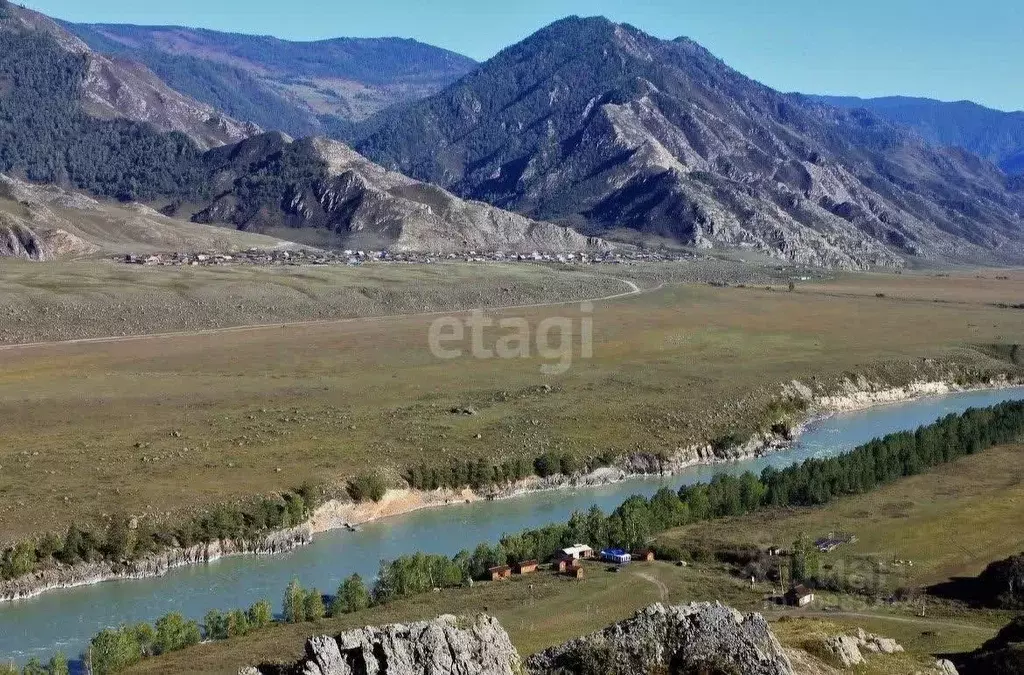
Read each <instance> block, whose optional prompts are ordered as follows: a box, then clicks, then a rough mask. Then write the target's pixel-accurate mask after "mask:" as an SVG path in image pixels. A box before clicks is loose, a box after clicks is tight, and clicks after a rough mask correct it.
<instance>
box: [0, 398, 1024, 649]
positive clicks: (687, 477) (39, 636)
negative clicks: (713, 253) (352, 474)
mask: <svg viewBox="0 0 1024 675" xmlns="http://www.w3.org/2000/svg"><path fill="white" fill-rule="evenodd" d="M1014 399H1024V387H1021V388H1014V389H1003V390H993V391H981V392H970V393H960V394H950V395H947V396H941V397H935V398H928V399H921V400H917V401H912V402H907V403H900V404H894V405H886V406H880V407H876V408H871V409H868V410H864V411H859V412H854V413H844V414H841V415H836V416H833V417H830V418H827V419H824V420H821V421H818V422H815V423H813V424H811V425H810V426H809V427H808V428H807V430H806V431H805V433H804V434H803V436H802V437H801V438H800V440H799V442H797V443H796V444H795V445H794V446H793V447H792V448H790V449H787V450H785V451H783V452H778V453H775V454H772V455H769V456H766V457H761V458H758V459H752V460H747V461H743V462H736V463H733V464H726V465H718V466H710V467H694V468H692V469H690V470H688V471H686V472H685V473H682V474H679V475H676V476H672V477H668V478H643V479H634V480H629V481H625V482H622V483H616V484H614V485H607V486H601V487H594V488H585V489H580V490H572V491H570V490H554V491H549V492H541V493H533V494H528V495H524V496H521V497H517V498H515V499H509V500H502V501H495V502H486V501H484V502H476V503H473V504H457V505H454V506H449V507H444V508H437V509H428V510H423V511H417V512H414V513H410V514H407V515H403V516H398V517H395V518H390V519H387V520H383V521H378V522H375V523H370V524H367V525H365V526H364V527H363V528H362V529H361V530H360V531H359V532H344V531H336V532H331V533H327V534H323V535H320V536H319V537H317V538H316V540H315V541H314V542H313V544H311V545H310V546H307V547H304V548H302V549H299V550H297V551H294V552H292V553H287V554H282V555H276V556H265V557H262V556H261V557H249V556H242V557H234V558H226V559H224V560H220V561H217V562H215V563H212V564H210V565H204V566H196V567H188V568H181V569H178V570H174V571H172V572H170V573H168V574H167V575H165V576H163V577H159V578H154V579H144V580H136V581H110V582H105V583H101V584H95V585H93V586H85V587H80V588H75V589H69V590H60V591H53V592H50V593H46V594H43V595H41V596H39V597H36V598H32V599H29V600H21V601H16V602H11V603H4V604H0V660H2V661H5V662H6V661H8V660H13V661H15V662H17V663H24V662H25V661H26V660H28V659H29V658H31V657H32V656H38V657H40V658H41V659H43V660H45V659H47V658H49V656H50V655H51V654H52V653H53V652H55V651H56V650H58V649H60V650H63V651H64V652H65V653H66V654H67V655H68V656H69V657H72V658H75V657H77V656H78V655H79V654H80V653H81V652H82V650H83V649H84V647H85V646H86V645H87V644H88V641H89V639H90V638H91V637H92V636H93V635H95V634H96V633H97V632H98V631H100V630H101V629H103V628H104V627H107V626H116V625H118V624H120V623H125V622H136V621H153V620H155V619H156V618H158V617H160V616H161V615H163V614H166V613H167V612H171V611H179V612H182V613H183V614H185V615H186V616H188V617H190V618H196V619H200V620H201V619H202V617H203V615H204V614H205V613H206V612H207V610H209V609H212V608H219V609H231V608H237V607H245V606H248V605H249V604H251V603H253V602H255V601H257V600H260V599H268V600H270V601H271V602H272V603H273V604H274V605H275V606H276V607H278V608H279V606H280V603H281V597H282V595H283V592H284V588H285V586H286V585H287V584H288V582H289V581H290V580H291V579H292V578H298V579H299V580H300V581H301V582H302V584H303V585H304V586H306V587H307V588H308V587H313V586H315V587H316V588H319V589H320V590H321V591H323V592H325V593H333V592H334V589H335V588H336V587H337V585H338V583H339V582H340V581H341V579H343V578H344V577H346V576H348V575H349V574H351V573H353V572H358V573H359V574H361V575H363V577H364V578H366V579H367V580H370V579H372V578H373V577H374V575H375V574H376V571H377V568H378V566H379V563H380V561H381V560H383V559H391V558H395V557H397V556H400V555H403V554H407V553H413V552H416V551H422V552H424V553H442V554H448V555H451V554H453V553H455V552H457V551H459V550H461V549H463V548H473V547H475V546H476V545H477V544H478V543H480V542H482V541H490V542H495V541H497V540H498V539H499V538H500V537H501V535H502V534H504V533H509V532H517V531H519V530H523V529H527V528H533V527H539V526H543V525H547V524H550V523H554V522H560V521H564V520H566V519H567V518H568V517H569V515H571V514H572V512H573V511H576V510H586V509H588V508H590V507H591V506H592V505H594V504H597V505H598V506H600V507H601V508H602V509H604V510H605V511H606V512H607V511H610V510H611V509H614V508H615V507H616V506H618V505H619V504H620V503H621V502H623V501H624V500H625V499H626V498H627V497H629V496H630V495H633V494H643V495H652V494H654V493H655V492H656V491H657V490H658V489H659V488H661V487H662V486H666V485H667V486H669V487H672V488H678V487H680V486H682V485H684V484H693V483H695V482H699V481H707V480H710V479H711V477H712V476H714V474H715V473H719V472H730V473H737V474H739V473H742V472H744V471H748V470H749V471H753V472H755V473H758V474H759V473H760V472H761V470H762V469H764V468H765V467H766V466H775V467H779V468H781V467H785V466H788V465H790V464H793V463H795V462H800V461H802V460H804V459H807V458H809V457H827V456H830V455H835V454H839V453H842V452H846V451H848V450H850V449H852V448H853V447H856V446H857V445H860V444H862V443H865V442H867V441H869V440H871V439H872V438H875V437H877V436H882V435H885V434H888V433H892V432H894V431H901V430H905V429H915V428H917V427H918V426H921V425H923V424H930V423H931V422H934V421H935V420H937V419H939V418H940V417H942V416H944V415H947V414H949V413H954V412H962V411H964V410H966V409H967V408H970V407H985V406H991V405H994V404H996V403H999V402H1001V401H1006V400H1014Z"/></svg>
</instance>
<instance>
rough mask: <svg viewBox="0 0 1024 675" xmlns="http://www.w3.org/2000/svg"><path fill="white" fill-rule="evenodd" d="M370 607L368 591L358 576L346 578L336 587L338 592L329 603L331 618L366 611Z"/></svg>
mask: <svg viewBox="0 0 1024 675" xmlns="http://www.w3.org/2000/svg"><path fill="white" fill-rule="evenodd" d="M369 606H370V591H369V590H368V589H367V588H366V584H364V583H363V578H362V577H360V576H359V575H358V574H353V575H352V576H350V577H348V578H347V579H345V581H343V582H342V583H341V585H340V586H338V592H337V594H336V595H335V596H334V600H333V601H332V602H331V616H334V617H336V616H341V615H342V614H350V613H352V612H358V611H360V610H363V609H366V608H367V607H369Z"/></svg>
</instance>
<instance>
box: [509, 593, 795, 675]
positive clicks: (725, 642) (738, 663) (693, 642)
mask: <svg viewBox="0 0 1024 675" xmlns="http://www.w3.org/2000/svg"><path fill="white" fill-rule="evenodd" d="M526 666H527V670H528V671H529V672H530V673H532V674H533V675H569V674H570V673H571V674H574V675H575V674H577V673H578V674H581V675H582V674H584V673H602V674H603V675H633V674H634V673H657V672H663V673H691V672H707V673H734V672H735V673H744V675H789V674H791V673H793V667H792V665H791V664H790V661H789V658H788V657H787V656H786V653H785V652H784V651H783V648H782V645H780V644H779V641H778V640H777V639H776V638H775V635H774V634H772V632H771V629H770V628H769V627H768V622H767V621H766V620H765V619H764V617H762V616H761V615H759V614H749V615H746V616H744V615H742V614H740V613H739V612H737V611H736V610H734V609H732V608H729V607H726V606H724V605H721V604H717V603H715V604H712V603H694V604H692V605H684V606H680V607H665V606H663V605H660V604H657V605H652V606H650V607H648V608H646V609H644V610H641V611H640V612H638V613H637V614H636V615H635V616H633V617H632V618H631V619H627V620H626V621H623V622H621V623H618V624H615V625H613V626H610V627H609V628H606V629H605V630H603V631H601V632H600V633H595V634H594V635H590V636H588V637H583V638H579V639H577V640H573V641H571V642H568V643H566V644H564V645H562V646H561V647H554V648H552V649H548V650H546V651H543V652H540V653H539V654H536V655H534V656H532V657H531V658H529V659H528V660H527V662H526Z"/></svg>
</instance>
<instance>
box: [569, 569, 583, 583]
mask: <svg viewBox="0 0 1024 675" xmlns="http://www.w3.org/2000/svg"><path fill="white" fill-rule="evenodd" d="M565 574H566V575H567V576H570V577H572V578H573V579H576V580H577V581H579V580H580V579H582V578H583V575H584V572H583V566H582V565H576V566H574V567H570V568H569V570H568V571H567V572H566V573H565Z"/></svg>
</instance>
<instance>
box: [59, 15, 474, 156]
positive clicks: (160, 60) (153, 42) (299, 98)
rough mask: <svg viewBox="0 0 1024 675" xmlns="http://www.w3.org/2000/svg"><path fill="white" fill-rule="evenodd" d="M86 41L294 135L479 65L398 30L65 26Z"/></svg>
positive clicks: (326, 129)
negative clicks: (264, 32) (352, 32)
mask: <svg viewBox="0 0 1024 675" xmlns="http://www.w3.org/2000/svg"><path fill="white" fill-rule="evenodd" d="M63 25H64V27H65V28H67V29H68V30H69V31H71V32H73V33H75V34H76V35H77V36H78V37H79V38H81V39H82V40H83V41H85V42H86V43H87V44H88V45H89V46H90V47H91V48H92V49H94V50H96V51H98V52H103V53H105V54H115V55H121V56H124V57H128V58H131V59H133V60H136V61H139V62H141V63H145V64H146V65H147V66H148V67H149V68H150V69H151V70H152V71H153V72H155V73H156V74H157V75H159V76H160V78H161V79H163V80H164V81H165V82H167V83H168V84H169V85H170V86H172V87H174V88H175V89H176V90H178V91H181V92H183V93H186V94H188V95H190V96H193V97H194V98H196V99H198V100H201V101H203V102H205V103H208V104H210V105H212V106H215V107H216V108H218V109H220V110H224V111H225V112H226V113H228V114H229V115H233V116H235V117H238V118H240V119H246V120H252V121H254V122H255V123H256V124H259V125H260V126H262V127H264V128H267V129H277V130H280V131H284V132H286V133H289V134H291V135H294V136H305V135H312V134H324V133H341V132H342V131H343V130H344V129H345V128H346V127H347V123H348V122H350V121H355V120H362V119H365V118H366V117H368V116H370V115H371V114H373V113H376V112H378V111H380V110H383V109H384V108H387V107H389V106H391V105H394V104H396V103H406V102H410V101H414V100H418V99H420V98H423V97H425V96H428V95H430V94H433V93H436V92H437V91H440V90H441V89H442V88H443V87H445V86H447V85H448V84H450V83H452V82H454V81H455V80H456V79H458V78H459V77H461V76H462V75H465V74H466V73H468V72H469V71H470V70H472V69H473V68H475V67H476V63H475V62H474V61H473V60H471V59H468V58H466V57H464V56H461V55H459V54H455V53H453V52H450V51H447V50H444V49H440V48H437V47H432V46H430V45H425V44H422V43H419V42H416V41H414V40H405V39H398V38H380V39H355V38H339V39H333V40H322V41H318V42H290V41H287V40H279V39H277V38H274V37H268V36H252V35H239V34H233V33H221V32H217V31H212V30H203V29H194V28H183V27H179V26H131V25H120V24H70V23H66V24H63Z"/></svg>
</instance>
